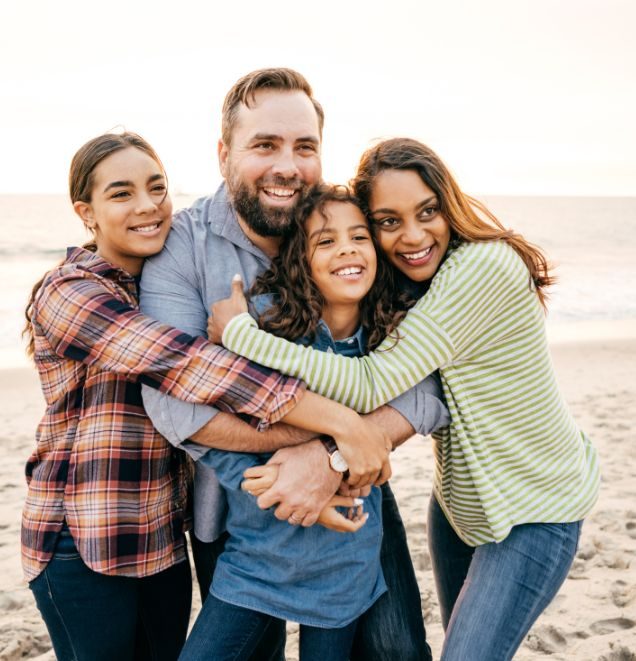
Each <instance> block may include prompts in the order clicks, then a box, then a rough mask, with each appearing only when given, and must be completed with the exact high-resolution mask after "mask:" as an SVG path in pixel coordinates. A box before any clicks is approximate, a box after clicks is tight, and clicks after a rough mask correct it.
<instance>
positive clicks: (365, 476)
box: [347, 470, 380, 489]
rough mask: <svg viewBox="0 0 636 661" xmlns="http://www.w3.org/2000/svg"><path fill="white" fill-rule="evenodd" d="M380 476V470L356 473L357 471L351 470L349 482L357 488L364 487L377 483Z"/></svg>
mask: <svg viewBox="0 0 636 661" xmlns="http://www.w3.org/2000/svg"><path fill="white" fill-rule="evenodd" d="M379 477H380V471H379V470H374V471H370V472H367V473H356V472H355V471H353V470H351V471H350V475H349V479H348V480H347V482H348V484H349V485H350V486H352V487H354V488H356V489H362V488H363V487H367V486H370V485H372V484H375V482H376V480H377V479H378V478H379Z"/></svg>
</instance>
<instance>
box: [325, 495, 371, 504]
mask: <svg viewBox="0 0 636 661" xmlns="http://www.w3.org/2000/svg"><path fill="white" fill-rule="evenodd" d="M363 504H364V500H362V498H351V497H350V496H333V497H332V498H331V500H330V501H329V503H328V505H327V506H328V507H358V506H360V505H363Z"/></svg>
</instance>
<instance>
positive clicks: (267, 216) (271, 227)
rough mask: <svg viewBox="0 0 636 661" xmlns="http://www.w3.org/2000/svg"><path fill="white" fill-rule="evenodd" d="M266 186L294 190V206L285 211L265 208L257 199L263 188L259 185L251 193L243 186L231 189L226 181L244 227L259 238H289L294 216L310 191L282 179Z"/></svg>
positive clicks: (295, 182)
mask: <svg viewBox="0 0 636 661" xmlns="http://www.w3.org/2000/svg"><path fill="white" fill-rule="evenodd" d="M267 185H268V186H272V187H273V186H281V187H286V188H287V187H291V188H294V189H295V190H296V201H295V203H294V204H293V205H292V206H290V207H286V208H278V207H267V206H265V205H263V204H262V203H261V200H260V199H259V196H258V189H259V188H260V187H262V186H263V182H256V192H255V193H252V192H251V191H250V189H249V187H248V186H247V184H245V183H244V182H238V183H236V184H234V185H233V184H231V183H230V182H229V181H228V188H229V190H230V195H231V197H232V203H233V205H234V209H235V210H236V213H237V214H238V215H239V216H240V217H241V218H242V219H243V220H244V221H245V223H246V225H247V226H248V227H249V228H250V229H251V230H253V231H254V232H255V233H256V234H258V235H259V236H280V237H285V236H289V235H290V234H291V233H292V232H293V229H294V219H295V215H296V212H297V210H298V208H299V207H300V205H301V204H302V202H303V201H304V199H305V198H306V197H307V195H308V193H309V191H310V190H311V187H310V186H308V185H307V184H303V183H300V182H298V181H294V182H293V184H291V183H290V182H289V181H287V180H285V179H276V180H275V181H274V182H272V183H269V182H267Z"/></svg>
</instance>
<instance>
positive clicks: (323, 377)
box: [223, 308, 452, 413]
mask: <svg viewBox="0 0 636 661" xmlns="http://www.w3.org/2000/svg"><path fill="white" fill-rule="evenodd" d="M399 332H400V340H399V341H398V342H397V343H396V342H395V340H394V339H391V338H387V339H385V340H384V341H383V342H382V344H381V345H380V346H379V347H378V348H377V349H376V350H375V351H373V352H372V353H370V354H369V355H367V356H362V357H361V358H346V357H344V356H340V355H338V354H334V353H326V352H324V351H317V350H315V349H312V348H311V347H303V346H300V345H297V344H294V343H293V342H289V341H288V340H285V339H283V338H280V337H276V336H275V335H270V334H269V333H266V332H265V331H263V330H260V329H259V328H258V326H257V325H256V321H254V319H253V318H252V317H251V316H250V315H249V314H248V313H247V312H245V313H243V314H241V315H239V316H237V317H234V319H232V320H231V321H230V323H229V324H228V325H227V326H226V328H225V331H224V333H223V344H224V345H225V346H226V347H227V348H229V349H230V350H232V351H234V352H235V353H238V354H240V355H242V356H245V357H246V358H249V359H250V360H253V361H254V362H256V363H260V364H261V365H266V366H268V367H271V368H273V369H276V370H278V371H280V372H283V373H284V374H289V375H294V376H298V377H299V378H301V379H302V380H303V381H305V382H306V383H307V385H308V386H309V388H310V390H313V391H314V392H316V393H318V394H320V395H324V396H325V397H328V398H329V399H333V400H335V401H337V402H341V403H342V404H345V405H346V406H349V407H351V408H353V409H355V410H356V411H360V412H361V413H368V412H370V411H373V410H374V409H376V408H378V406H382V405H383V404H386V403H387V402H389V401H390V400H392V399H395V398H396V397H397V396H398V395H400V394H402V393H403V392H406V391H407V390H408V389H409V388H412V387H413V386H414V385H415V384H416V383H419V382H420V381H421V380H422V379H423V378H425V377H426V376H428V375H429V374H430V373H431V372H433V371H435V370H436V369H437V368H438V367H439V366H440V365H442V364H444V363H445V362H446V361H447V360H449V359H450V357H451V355H452V344H451V342H450V339H449V337H448V336H447V335H446V333H444V331H443V330H442V329H440V328H439V327H438V326H437V325H436V324H434V323H433V322H432V321H431V320H430V319H428V318H427V317H426V316H425V315H423V314H422V313H421V312H419V311H418V310H416V309H415V308H414V309H413V310H411V311H410V312H409V314H408V315H407V317H406V318H405V319H404V321H403V322H402V323H401V324H400V327H399ZM424 347H426V350H424Z"/></svg>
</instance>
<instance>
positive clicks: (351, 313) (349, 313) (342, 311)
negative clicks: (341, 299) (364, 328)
mask: <svg viewBox="0 0 636 661" xmlns="http://www.w3.org/2000/svg"><path fill="white" fill-rule="evenodd" d="M322 319H323V321H324V322H325V323H326V324H327V326H329V330H330V331H331V336H332V337H333V339H334V340H344V339H345V338H346V337H351V336H352V335H353V334H354V333H355V332H356V331H357V330H358V326H359V325H360V308H359V307H358V304H357V303H356V304H354V305H336V306H333V305H325V307H324V308H323V310H322Z"/></svg>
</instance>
